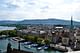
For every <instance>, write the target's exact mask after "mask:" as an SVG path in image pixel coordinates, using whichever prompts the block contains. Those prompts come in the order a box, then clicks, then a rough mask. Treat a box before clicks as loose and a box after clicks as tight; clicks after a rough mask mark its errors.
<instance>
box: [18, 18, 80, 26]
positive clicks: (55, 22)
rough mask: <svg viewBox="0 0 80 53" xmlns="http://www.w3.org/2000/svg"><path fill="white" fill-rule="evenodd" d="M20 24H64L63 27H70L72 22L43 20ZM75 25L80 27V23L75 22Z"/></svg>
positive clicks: (26, 21) (21, 22)
mask: <svg viewBox="0 0 80 53" xmlns="http://www.w3.org/2000/svg"><path fill="white" fill-rule="evenodd" d="M18 23H20V24H54V25H57V24H62V25H70V24H71V21H70V20H60V19H42V20H39V19H37V20H23V21H20V22H18ZM73 24H74V25H80V22H76V21H73Z"/></svg>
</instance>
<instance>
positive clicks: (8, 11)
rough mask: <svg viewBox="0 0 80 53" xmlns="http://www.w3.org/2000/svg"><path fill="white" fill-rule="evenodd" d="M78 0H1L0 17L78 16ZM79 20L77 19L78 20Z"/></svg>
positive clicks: (79, 2)
mask: <svg viewBox="0 0 80 53" xmlns="http://www.w3.org/2000/svg"><path fill="white" fill-rule="evenodd" d="M79 6H80V0H3V1H0V12H1V13H0V19H2V18H5V19H11V20H19V19H20V20H21V19H47V18H57V19H67V20H69V19H70V17H71V16H73V17H74V20H78V18H79V17H80V16H79V14H80V7H79ZM78 21H79V20H78Z"/></svg>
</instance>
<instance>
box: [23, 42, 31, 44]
mask: <svg viewBox="0 0 80 53" xmlns="http://www.w3.org/2000/svg"><path fill="white" fill-rule="evenodd" d="M23 44H24V45H30V44H31V42H24V43H23Z"/></svg>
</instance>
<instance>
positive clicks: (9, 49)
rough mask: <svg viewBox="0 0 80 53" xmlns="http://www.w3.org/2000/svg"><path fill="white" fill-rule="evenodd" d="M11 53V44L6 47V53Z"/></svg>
mask: <svg viewBox="0 0 80 53" xmlns="http://www.w3.org/2000/svg"><path fill="white" fill-rule="evenodd" d="M11 52H12V48H11V44H10V43H8V46H7V53H11Z"/></svg>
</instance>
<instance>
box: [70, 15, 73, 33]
mask: <svg viewBox="0 0 80 53" xmlns="http://www.w3.org/2000/svg"><path fill="white" fill-rule="evenodd" d="M70 28H71V32H72V30H73V28H74V27H73V17H72V16H71V27H70Z"/></svg>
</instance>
